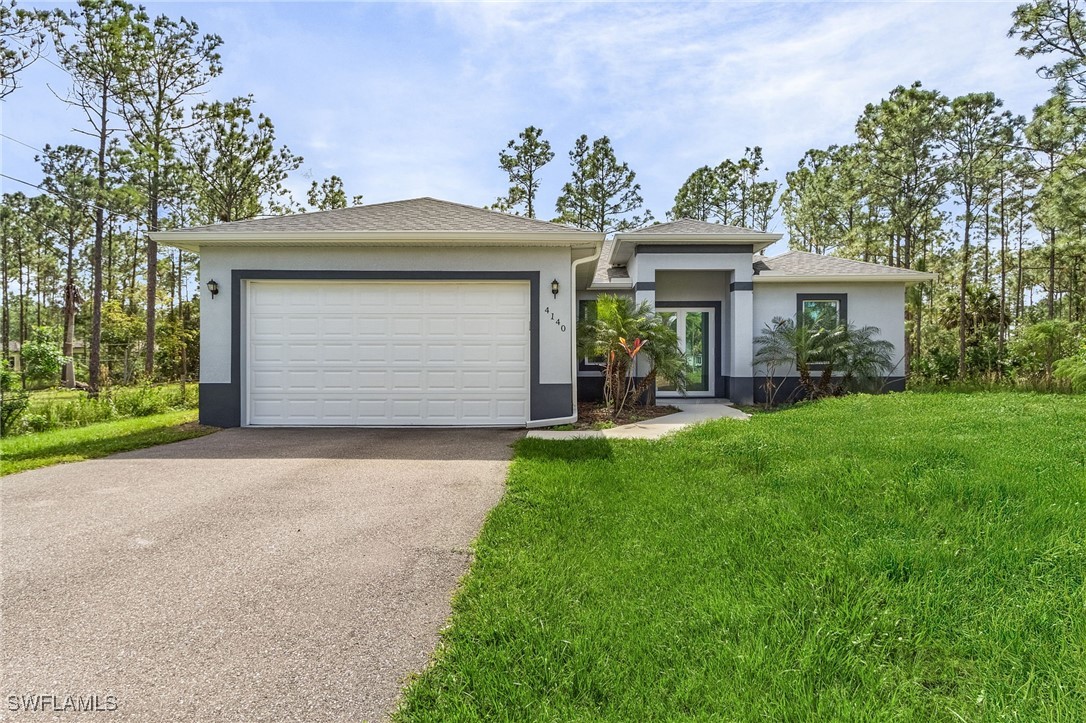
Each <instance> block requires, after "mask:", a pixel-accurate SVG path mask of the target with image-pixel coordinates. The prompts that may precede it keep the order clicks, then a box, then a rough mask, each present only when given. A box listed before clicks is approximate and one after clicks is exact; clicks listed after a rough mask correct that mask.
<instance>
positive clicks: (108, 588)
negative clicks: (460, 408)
mask: <svg viewBox="0 0 1086 723" xmlns="http://www.w3.org/2000/svg"><path fill="white" fill-rule="evenodd" d="M521 434H522V433H521V432H517V431H510V430H346V429H325V430H315V429H296V430H284V429H269V430H255V429H232V430H225V431H222V432H219V433H217V434H213V435H211V436H208V437H202V438H199V439H192V440H188V441H185V442H179V443H176V444H171V445H165V446H162V447H155V448H151V449H147V450H141V451H138V452H129V453H126V454H121V455H116V456H114V457H109V458H106V459H100V460H93V461H88V462H80V463H77V464H70V465H61V466H56V467H50V468H46V469H39V470H32V471H29V472H24V473H21V474H17V475H13V476H9V477H3V478H0V575H2V577H0V594H2V598H0V657H2V662H3V668H2V678H0V696H2V699H0V719H6V720H28V721H30V720H52V719H53V718H54V714H52V713H41V712H39V713H32V712H26V711H24V710H23V708H24V707H25V706H26V704H27V703H30V704H33V702H34V699H33V698H31V699H30V700H27V699H26V696H28V695H29V696H45V698H44V699H43V698H40V697H39V698H38V699H37V700H38V705H39V707H41V706H45V707H53V706H55V707H57V708H62V707H63V706H64V705H65V703H66V702H70V703H72V705H73V706H76V705H80V702H79V701H78V700H77V698H78V697H80V696H82V698H83V701H82V702H81V704H82V705H89V704H90V703H92V702H94V703H97V705H98V707H99V708H105V709H108V708H111V707H115V708H116V710H114V711H108V710H107V711H106V712H97V713H90V714H86V715H79V716H73V715H72V714H71V713H70V711H69V712H68V713H66V714H64V715H63V716H62V717H61V719H62V720H73V719H85V720H94V721H114V720H118V721H119V720H124V721H130V720H146V721H164V720H222V721H242V720H245V721H264V720H268V721H272V720H274V721H285V720H301V721H340V720H342V721H352V722H356V721H361V720H375V719H381V718H383V717H384V716H386V715H387V714H388V712H389V711H390V710H391V709H392V706H393V705H394V702H395V699H396V696H397V695H398V692H399V689H400V686H401V683H402V681H403V680H404V677H405V676H406V675H408V674H409V673H410V672H412V671H417V670H420V669H422V668H424V667H425V666H426V664H427V661H428V659H429V656H430V654H431V653H432V651H433V650H434V647H435V645H436V643H437V639H438V631H439V630H440V628H441V626H442V625H443V624H444V623H445V621H446V619H447V617H448V615H449V598H450V595H451V593H452V592H453V590H454V589H455V587H456V584H457V580H458V579H459V578H460V576H461V575H462V574H463V573H464V572H465V570H466V569H467V566H468V564H469V562H470V553H469V545H470V543H471V541H472V539H473V538H474V537H475V535H476V534H477V532H478V530H479V527H480V526H481V524H482V521H483V518H484V516H485V514H486V512H487V511H488V510H489V509H490V508H491V507H492V506H493V505H494V504H495V503H496V502H497V501H498V499H499V497H500V496H501V493H502V488H503V481H504V478H505V473H506V469H507V466H508V460H509V458H510V456H511V453H512V451H511V449H510V444H511V443H512V442H513V441H514V440H516V439H517V438H518V437H519V436H520V435H521ZM9 696H18V699H17V700H13V699H12V698H10V697H9ZM67 696H72V697H73V698H72V699H71V701H66V700H65V699H66V697H67ZM92 696H97V698H96V699H95V698H92ZM110 696H112V697H110Z"/></svg>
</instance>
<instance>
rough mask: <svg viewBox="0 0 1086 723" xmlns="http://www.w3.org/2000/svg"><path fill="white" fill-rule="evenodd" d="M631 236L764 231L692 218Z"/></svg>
mask: <svg viewBox="0 0 1086 723" xmlns="http://www.w3.org/2000/svg"><path fill="white" fill-rule="evenodd" d="M629 233H631V234H637V233H643V234H689V235H691V236H704V235H709V234H719V235H728V234H736V235H740V234H752V233H765V232H764V231H758V230H755V229H752V228H743V227H742V226H728V225H727V224H723V223H713V222H711V221H698V220H697V219H693V218H679V219H676V220H674V221H669V222H668V223H657V224H654V225H652V226H645V227H644V228H639V229H637V230H636V231H630V232H629Z"/></svg>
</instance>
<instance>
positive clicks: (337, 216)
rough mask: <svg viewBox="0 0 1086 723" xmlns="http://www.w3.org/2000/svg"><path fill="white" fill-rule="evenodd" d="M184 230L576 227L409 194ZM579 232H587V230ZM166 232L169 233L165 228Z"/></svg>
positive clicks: (530, 230) (543, 230) (536, 230)
mask: <svg viewBox="0 0 1086 723" xmlns="http://www.w3.org/2000/svg"><path fill="white" fill-rule="evenodd" d="M181 230H182V231H183V232H184V233H194V232H196V233H207V234H217V233H252V234H269V235H275V234H305V233H329V232H331V233H336V232H342V233H359V232H362V233H365V232H376V233H381V232H388V233H414V232H422V233H427V232H438V233H441V232H444V233H453V232H470V233H512V234H516V233H524V234H548V233H564V234H569V233H578V232H580V229H576V228H571V227H569V226H563V225H561V224H557V223H551V222H549V221H540V220H538V219H532V218H525V217H523V216H513V215H511V214H507V213H499V212H498V211H489V210H487V209H483V208H477V207H475V206H468V205H465V204H462V203H453V202H451V201H441V200H439V199H436V198H428V197H426V198H412V199H409V200H406V201H390V202H388V203H375V204H372V205H368V206H353V207H351V208H337V209H333V210H330V211H315V212H312V213H298V214H293V215H289V216H273V217H269V218H255V219H250V220H247V221H232V222H230V223H218V224H213V225H210V226H194V227H191V228H186V229H181ZM582 233H584V234H586V235H590V234H591V232H588V231H583V232H582ZM167 235H168V232H167Z"/></svg>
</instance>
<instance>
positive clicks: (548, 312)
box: [543, 306, 566, 331]
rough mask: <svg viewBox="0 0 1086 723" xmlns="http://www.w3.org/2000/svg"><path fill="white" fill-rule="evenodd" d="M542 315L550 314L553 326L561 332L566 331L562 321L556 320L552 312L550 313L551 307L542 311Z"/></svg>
mask: <svg viewBox="0 0 1086 723" xmlns="http://www.w3.org/2000/svg"><path fill="white" fill-rule="evenodd" d="M543 313H544V314H550V315H551V321H553V322H554V325H555V326H557V327H560V328H561V329H562V331H565V330H566V325H565V324H563V323H562V320H561V319H556V318H555V317H554V312H553V311H551V307H549V306H548V307H547V308H546V309H544V310H543Z"/></svg>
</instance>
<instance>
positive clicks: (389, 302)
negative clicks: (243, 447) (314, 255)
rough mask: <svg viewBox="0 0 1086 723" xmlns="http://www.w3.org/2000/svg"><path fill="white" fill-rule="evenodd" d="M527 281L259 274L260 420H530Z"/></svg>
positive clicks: (254, 311)
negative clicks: (274, 278)
mask: <svg viewBox="0 0 1086 723" xmlns="http://www.w3.org/2000/svg"><path fill="white" fill-rule="evenodd" d="M528 296H529V286H528V284H527V282H473V281H467V282H429V281H408V282H398V281H320V282H315V281H299V282H295V281H250V282H248V297H247V301H248V304H247V311H246V315H247V319H248V324H247V326H246V328H247V329H248V343H247V345H246V362H245V365H246V369H247V375H246V382H247V392H246V396H247V421H248V423H249V424H252V425H296V426H310V425H330V426H352V425H378V426H380V425H390V426H401V425H435V426H444V425H521V424H524V423H525V422H526V421H527V419H528V385H529V316H530V312H529V300H528Z"/></svg>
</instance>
